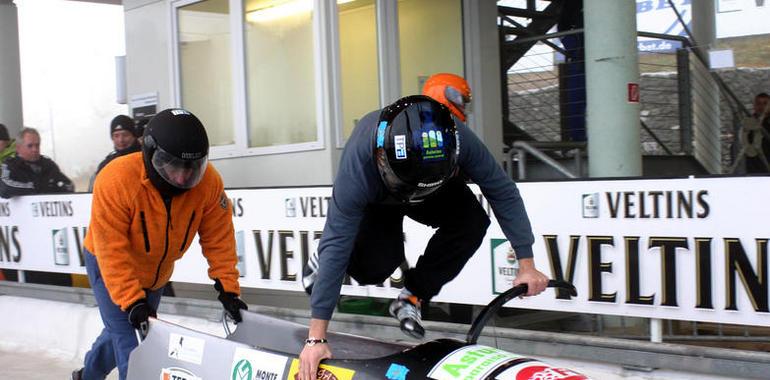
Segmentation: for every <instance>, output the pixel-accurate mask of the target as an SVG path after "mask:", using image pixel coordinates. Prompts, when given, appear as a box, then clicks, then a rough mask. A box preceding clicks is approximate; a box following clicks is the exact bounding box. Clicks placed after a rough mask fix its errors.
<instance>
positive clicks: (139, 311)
mask: <svg viewBox="0 0 770 380" xmlns="http://www.w3.org/2000/svg"><path fill="white" fill-rule="evenodd" d="M126 310H127V311H128V322H130V323H131V326H134V328H135V329H138V330H145V329H146V328H147V319H148V318H150V317H157V316H158V314H157V313H155V309H153V308H152V306H150V304H148V303H147V299H145V298H142V299H140V300H139V301H136V302H134V303H133V304H132V305H131V306H129V307H128V309H126Z"/></svg>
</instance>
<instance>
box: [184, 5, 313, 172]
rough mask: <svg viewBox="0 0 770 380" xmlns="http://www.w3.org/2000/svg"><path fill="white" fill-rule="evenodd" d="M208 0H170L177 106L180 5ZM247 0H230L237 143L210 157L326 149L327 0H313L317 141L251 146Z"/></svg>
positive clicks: (215, 149) (220, 148)
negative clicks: (323, 57)
mask: <svg viewBox="0 0 770 380" xmlns="http://www.w3.org/2000/svg"><path fill="white" fill-rule="evenodd" d="M203 1H205V0H175V1H172V2H170V3H169V13H170V15H169V16H170V19H171V28H170V29H171V38H170V41H171V45H172V46H171V53H172V59H171V62H172V63H171V64H172V70H171V71H172V73H171V77H172V86H173V91H172V94H173V95H172V100H173V102H174V106H176V107H182V83H181V82H182V78H181V72H182V70H181V66H180V63H181V62H180V59H179V13H178V10H179V8H182V7H184V6H188V5H191V4H195V3H200V2H203ZM243 1H244V0H229V3H228V7H229V22H230V60H231V65H232V78H231V79H232V81H233V85H232V91H233V94H232V110H231V112H233V126H232V127H233V128H234V131H233V132H234V137H235V143H234V144H229V145H219V146H212V147H210V149H209V159H211V160H217V159H224V158H238V157H248V156H262V155H271V154H284V153H296V152H306V151H313V150H323V149H325V148H326V145H325V139H324V119H325V116H326V114H327V111H326V110H325V107H326V104H325V102H324V100H323V96H322V93H323V92H324V88H325V86H324V83H323V68H322V66H321V62H320V61H321V57H320V56H319V54H318V51H319V49H320V46H322V44H323V41H322V38H323V35H322V34H321V33H319V32H318V31H319V30H320V26H321V25H320V19H321V17H320V14H319V13H320V12H321V11H323V10H324V7H319V4H320V2H321V1H323V0H314V1H313V17H312V29H313V72H314V78H313V80H314V85H315V91H314V94H315V111H316V112H315V130H316V139H315V140H314V141H308V142H301V143H294V144H282V145H273V146H262V147H250V146H249V112H248V108H247V105H248V104H249V103H248V100H249V98H248V89H247V88H246V83H247V82H246V75H247V74H246V69H247V64H246V45H245V44H246V37H245V30H246V29H245V22H246V20H245V19H246V15H245V13H244V7H243Z"/></svg>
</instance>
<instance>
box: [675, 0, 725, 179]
mask: <svg viewBox="0 0 770 380" xmlns="http://www.w3.org/2000/svg"><path fill="white" fill-rule="evenodd" d="M680 12H681V10H680ZM692 34H693V38H694V39H695V43H696V44H697V46H698V48H700V51H701V52H702V53H703V57H704V58H705V59H706V65H705V66H703V65H701V64H700V63H698V62H696V64H695V65H693V67H695V70H693V73H692V83H693V84H697V85H696V87H695V88H694V91H693V95H692V98H693V137H694V138H695V146H694V149H693V151H694V152H695V157H696V158H697V159H698V161H699V162H700V163H701V164H702V165H703V166H704V167H705V168H706V170H708V171H709V172H710V173H712V174H720V173H722V149H721V147H722V144H721V143H720V135H721V133H720V128H721V123H720V119H719V85H717V83H716V82H715V81H714V80H713V79H712V78H711V74H710V73H709V72H708V50H709V49H710V48H711V47H713V46H714V43H715V42H716V36H717V35H716V9H715V8H714V1H693V2H692Z"/></svg>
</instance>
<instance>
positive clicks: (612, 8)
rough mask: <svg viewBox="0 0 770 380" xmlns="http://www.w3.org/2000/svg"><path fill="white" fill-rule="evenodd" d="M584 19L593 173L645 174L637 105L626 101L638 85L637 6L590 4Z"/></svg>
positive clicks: (614, 0) (613, 1)
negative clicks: (631, 90) (632, 89)
mask: <svg viewBox="0 0 770 380" xmlns="http://www.w3.org/2000/svg"><path fill="white" fill-rule="evenodd" d="M583 15H584V17H585V19H584V23H585V54H586V99H587V107H586V113H587V116H586V124H587V128H588V161H589V162H588V171H589V175H590V176H591V177H613V176H638V175H641V174H642V153H641V137H640V126H639V103H630V102H629V101H628V86H629V84H638V83H639V56H638V53H637V51H636V3H635V2H633V1H618V0H586V1H585V2H584V11H583Z"/></svg>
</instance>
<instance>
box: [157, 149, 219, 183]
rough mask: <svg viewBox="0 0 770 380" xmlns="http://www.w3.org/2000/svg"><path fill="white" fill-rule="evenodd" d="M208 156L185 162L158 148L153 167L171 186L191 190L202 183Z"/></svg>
mask: <svg viewBox="0 0 770 380" xmlns="http://www.w3.org/2000/svg"><path fill="white" fill-rule="evenodd" d="M207 164H208V156H203V157H201V158H199V159H197V160H183V159H181V158H177V157H175V156H173V155H171V154H170V153H168V152H166V151H165V150H163V148H161V147H158V148H157V150H156V151H155V154H153V155H152V166H153V167H154V168H155V170H156V171H157V172H158V174H159V175H160V176H161V177H162V178H163V180H165V181H166V182H168V184H169V185H171V186H174V187H177V188H180V189H191V188H193V187H195V185H197V184H198V183H200V181H201V179H202V178H203V174H204V173H205V172H206V166H207Z"/></svg>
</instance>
